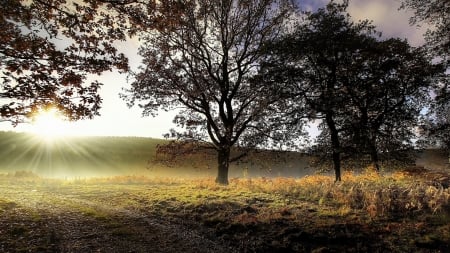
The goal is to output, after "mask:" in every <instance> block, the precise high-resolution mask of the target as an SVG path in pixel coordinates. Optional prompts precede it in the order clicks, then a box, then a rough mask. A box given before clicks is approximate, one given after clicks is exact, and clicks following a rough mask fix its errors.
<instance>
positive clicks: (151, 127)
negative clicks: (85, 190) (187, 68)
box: [0, 0, 425, 138]
mask: <svg viewBox="0 0 450 253" xmlns="http://www.w3.org/2000/svg"><path fill="white" fill-rule="evenodd" d="M327 2H328V0H300V3H303V4H300V5H301V6H302V8H303V9H308V10H315V9H317V8H318V7H320V6H324V5H325V4H326V3H327ZM399 6H400V0H352V1H350V7H349V12H350V14H351V16H352V17H353V18H354V19H355V20H361V19H369V20H373V21H374V24H375V25H376V26H377V30H379V31H382V32H383V36H385V37H399V38H407V39H408V40H409V42H410V44H411V45H413V46H418V45H420V44H422V43H423V36H422V34H423V33H424V31H425V29H424V28H421V29H418V28H417V27H412V26H410V25H409V23H408V19H409V17H410V15H411V14H410V13H406V12H405V11H404V10H401V11H398V7H399ZM118 47H119V49H120V50H121V51H122V52H124V53H125V54H126V55H127V56H128V57H129V58H130V64H131V68H132V69H136V68H137V67H138V66H139V63H140V58H139V56H138V55H137V48H138V42H137V41H129V42H127V43H121V44H118ZM98 80H99V81H100V82H102V83H104V86H103V87H102V90H101V92H100V95H101V97H102V98H103V105H102V109H101V111H100V113H101V116H100V117H96V118H95V119H93V120H83V121H79V122H70V123H69V122H67V123H63V126H64V129H65V130H64V131H65V132H66V133H69V134H83V135H96V136H145V137H154V138H162V137H163V134H165V133H168V132H169V129H170V128H173V127H175V126H174V125H173V124H172V119H173V117H174V116H175V113H173V112H161V113H160V114H159V116H157V117H156V118H153V117H151V116H150V117H142V116H141V110H140V109H139V108H138V107H134V108H131V109H130V108H128V107H127V105H126V103H125V102H124V101H123V100H122V99H120V98H119V93H120V92H122V88H124V87H125V88H126V87H129V84H128V83H127V80H126V75H125V74H118V73H116V72H106V73H104V74H103V75H102V76H100V77H99V78H98ZM32 129H33V126H31V125H30V124H21V125H19V126H17V127H16V128H13V127H12V126H11V124H10V123H8V122H2V123H0V130H15V131H32Z"/></svg>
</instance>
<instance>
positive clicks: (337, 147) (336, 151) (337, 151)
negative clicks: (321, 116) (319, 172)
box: [325, 113, 341, 182]
mask: <svg viewBox="0 0 450 253" xmlns="http://www.w3.org/2000/svg"><path fill="white" fill-rule="evenodd" d="M325 119H326V121H327V125H328V128H329V130H330V135H331V149H332V150H333V154H332V157H333V165H334V173H335V175H336V182H337V181H341V144H340V142H339V131H338V130H337V128H336V123H335V122H334V120H333V114H332V113H327V114H326V116H325Z"/></svg>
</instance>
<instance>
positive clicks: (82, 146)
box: [0, 131, 312, 178]
mask: <svg viewBox="0 0 450 253" xmlns="http://www.w3.org/2000/svg"><path fill="white" fill-rule="evenodd" d="M165 143H167V141H166V140H162V139H152V138H144V137H64V138H61V139H60V140H57V141H55V142H53V143H48V142H45V141H43V140H42V139H40V138H38V137H36V136H35V135H33V134H30V133H17V132H1V131H0V147H1V149H0V173H8V172H14V171H32V172H34V173H36V174H38V175H41V176H50V177H69V178H73V177H87V176H113V175H123V174H146V175H149V176H152V175H153V176H182V177H189V176H202V177H205V176H211V177H214V176H215V175H216V173H217V172H216V166H217V161H216V159H217V158H216V154H215V153H214V152H212V153H209V152H206V151H205V152H199V153H194V154H186V155H183V156H181V155H180V156H179V157H172V158H170V159H168V158H167V157H165V156H164V155H162V154H157V152H156V151H157V147H158V145H161V144H165ZM308 164H309V158H308V157H306V156H305V155H304V154H301V153H296V152H275V151H260V152H253V153H252V154H251V155H250V156H248V157H246V158H244V159H242V160H241V161H240V162H236V163H233V164H232V165H231V167H230V176H231V177H254V176H266V177H273V176H302V175H304V174H305V173H312V171H311V169H308Z"/></svg>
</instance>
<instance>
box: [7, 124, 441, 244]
mask: <svg viewBox="0 0 450 253" xmlns="http://www.w3.org/2000/svg"><path fill="white" fill-rule="evenodd" d="M162 142H163V141H162V140H155V139H149V138H135V137H127V138H125V137H76V138H75V137H73V138H67V139H65V140H64V141H60V142H57V143H45V142H42V140H38V139H36V137H35V136H32V135H27V134H18V133H12V132H6V133H5V132H0V147H1V149H0V252H316V253H317V252H449V251H450V190H449V186H450V177H449V175H448V173H447V172H446V167H445V166H447V165H446V164H445V162H446V160H445V159H446V157H445V155H446V154H444V153H442V152H440V151H433V150H429V151H425V152H422V153H420V154H419V156H418V157H419V158H418V160H417V164H418V165H420V166H419V167H412V168H404V169H400V170H398V171H391V170H387V171H383V173H381V174H377V173H374V172H373V171H372V170H371V169H370V168H358V169H356V170H355V171H357V172H358V173H355V174H353V173H351V172H348V171H346V172H344V175H343V181H342V182H339V183H334V181H333V176H332V175H328V174H316V173H315V172H314V170H313V169H311V168H308V166H309V164H308V162H309V159H310V158H309V157H308V156H306V155H304V154H301V153H293V152H270V151H264V152H260V153H256V154H253V155H252V156H250V157H249V158H247V159H246V160H245V161H242V162H240V163H238V164H233V166H232V167H231V170H230V185H229V186H219V185H217V184H215V183H214V177H215V174H216V169H215V166H216V159H215V157H214V156H213V155H207V154H206V155H205V154H194V155H187V156H183V157H177V159H175V160H173V161H170V162H165V161H164V160H165V158H164V156H162V157H161V156H158V155H156V153H155V150H156V147H157V145H158V144H160V143H162ZM423 167H425V168H427V169H424V168H423ZM361 172H362V173H361ZM306 175H307V176H306Z"/></svg>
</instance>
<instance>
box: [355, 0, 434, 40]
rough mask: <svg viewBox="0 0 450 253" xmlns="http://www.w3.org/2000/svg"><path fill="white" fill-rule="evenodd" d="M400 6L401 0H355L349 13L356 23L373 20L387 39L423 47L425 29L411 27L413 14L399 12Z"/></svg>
mask: <svg viewBox="0 0 450 253" xmlns="http://www.w3.org/2000/svg"><path fill="white" fill-rule="evenodd" d="M400 4H401V2H400V1H399V0H377V1H373V0H353V1H350V6H349V9H348V11H349V13H350V15H351V16H352V17H353V19H354V20H355V21H358V20H364V19H368V20H373V24H374V25H375V26H376V27H377V30H378V31H381V32H382V33H383V37H385V38H391V37H396V38H401V39H408V41H409V42H410V44H411V45H412V46H420V45H422V44H423V43H424V38H423V34H424V33H425V30H426V29H425V27H421V28H418V27H417V26H411V25H410V24H409V18H410V17H411V16H412V13H411V12H407V11H405V10H399V7H400Z"/></svg>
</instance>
